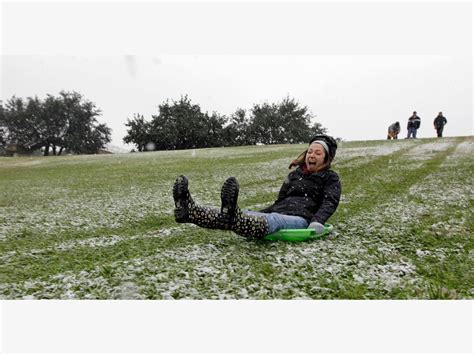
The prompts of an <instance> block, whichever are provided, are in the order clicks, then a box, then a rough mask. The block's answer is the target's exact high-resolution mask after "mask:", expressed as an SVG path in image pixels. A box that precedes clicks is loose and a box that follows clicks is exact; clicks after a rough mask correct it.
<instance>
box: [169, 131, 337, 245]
mask: <svg viewBox="0 0 474 355" xmlns="http://www.w3.org/2000/svg"><path fill="white" fill-rule="evenodd" d="M336 149H337V143H336V141H335V140H334V138H332V137H330V136H327V135H317V136H315V137H313V138H312V139H311V141H310V142H309V146H308V148H307V149H306V150H305V151H304V152H303V153H301V154H300V155H299V156H298V157H297V158H296V159H295V160H293V161H292V162H291V164H290V166H289V168H290V169H291V168H293V167H296V169H294V170H292V171H291V172H290V173H289V175H288V176H287V178H286V179H285V181H284V182H283V185H282V186H281V188H280V192H279V194H278V197H277V199H276V201H275V202H274V203H273V204H272V205H271V206H268V207H267V208H265V209H263V210H261V211H259V212H256V211H248V210H241V209H240V208H239V207H238V203H237V200H238V195H239V183H238V181H237V180H236V179H235V178H234V177H229V178H228V179H227V180H226V181H225V182H224V185H223V186H222V189H221V207H220V209H219V208H214V207H207V206H201V205H199V204H197V203H196V202H195V201H194V200H193V198H192V197H191V194H190V192H189V181H188V179H187V178H186V177H185V176H183V175H181V176H178V178H177V179H176V181H175V183H174V186H173V198H174V203H175V210H174V214H175V220H176V222H178V223H194V224H196V225H198V226H200V227H204V228H210V229H222V230H231V231H233V232H235V233H237V234H239V235H241V236H244V237H247V238H253V239H261V238H263V237H265V236H266V235H267V234H271V233H274V232H276V231H278V230H280V229H302V228H311V229H314V230H315V231H316V233H318V234H319V233H321V232H322V231H323V230H324V223H325V222H326V221H327V220H328V218H329V217H331V216H332V215H333V213H334V212H335V211H336V209H337V206H338V205H339V199H340V196H341V184H340V180H339V176H338V175H337V173H336V172H334V171H333V170H331V162H332V160H333V159H334V157H335V155H336Z"/></svg>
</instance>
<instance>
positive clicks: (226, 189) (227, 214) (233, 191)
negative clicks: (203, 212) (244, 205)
mask: <svg viewBox="0 0 474 355" xmlns="http://www.w3.org/2000/svg"><path fill="white" fill-rule="evenodd" d="M238 198H239V183H238V182H237V179H236V178H235V177H233V176H231V177H230V178H228V179H227V180H226V181H225V182H224V185H222V189H221V213H220V214H219V220H220V223H221V225H222V229H232V225H233V224H234V219H235V215H236V212H237V208H238V207H237V199H238Z"/></svg>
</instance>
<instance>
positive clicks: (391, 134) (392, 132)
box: [387, 121, 400, 139]
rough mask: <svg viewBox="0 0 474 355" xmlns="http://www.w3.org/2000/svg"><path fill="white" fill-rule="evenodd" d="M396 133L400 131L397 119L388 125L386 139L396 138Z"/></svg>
mask: <svg viewBox="0 0 474 355" xmlns="http://www.w3.org/2000/svg"><path fill="white" fill-rule="evenodd" d="M398 133H400V122H398V121H397V122H395V123H392V124H391V125H390V126H388V134H387V139H398Z"/></svg>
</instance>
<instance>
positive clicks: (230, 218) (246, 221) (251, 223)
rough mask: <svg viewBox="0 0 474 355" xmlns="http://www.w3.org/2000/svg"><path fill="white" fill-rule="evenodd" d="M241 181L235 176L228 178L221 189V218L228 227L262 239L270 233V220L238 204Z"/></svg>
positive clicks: (242, 234)
mask: <svg viewBox="0 0 474 355" xmlns="http://www.w3.org/2000/svg"><path fill="white" fill-rule="evenodd" d="M238 197H239V183H238V182H237V179H236V178H234V177H230V178H228V179H227V180H226V181H225V182H224V185H223V186H222V190H221V213H220V215H219V218H220V220H221V223H222V225H224V226H225V228H226V229H230V230H232V231H234V232H235V233H237V234H239V235H241V236H244V237H247V238H253V239H261V238H263V237H264V236H266V235H267V234H268V230H269V225H268V220H267V219H266V218H265V217H264V216H253V215H249V214H246V213H245V212H242V211H241V210H240V208H239V207H238V205H237V199H238Z"/></svg>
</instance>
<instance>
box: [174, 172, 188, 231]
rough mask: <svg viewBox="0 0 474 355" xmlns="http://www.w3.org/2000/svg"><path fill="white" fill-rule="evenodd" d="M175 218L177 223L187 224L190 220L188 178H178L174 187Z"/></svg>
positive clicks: (182, 176)
mask: <svg viewBox="0 0 474 355" xmlns="http://www.w3.org/2000/svg"><path fill="white" fill-rule="evenodd" d="M173 199H174V205H175V209H174V217H175V220H176V222H186V221H187V220H188V219H189V208H188V204H189V190H188V178H187V177H186V176H184V175H181V176H178V177H177V178H176V181H175V183H174V185H173Z"/></svg>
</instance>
